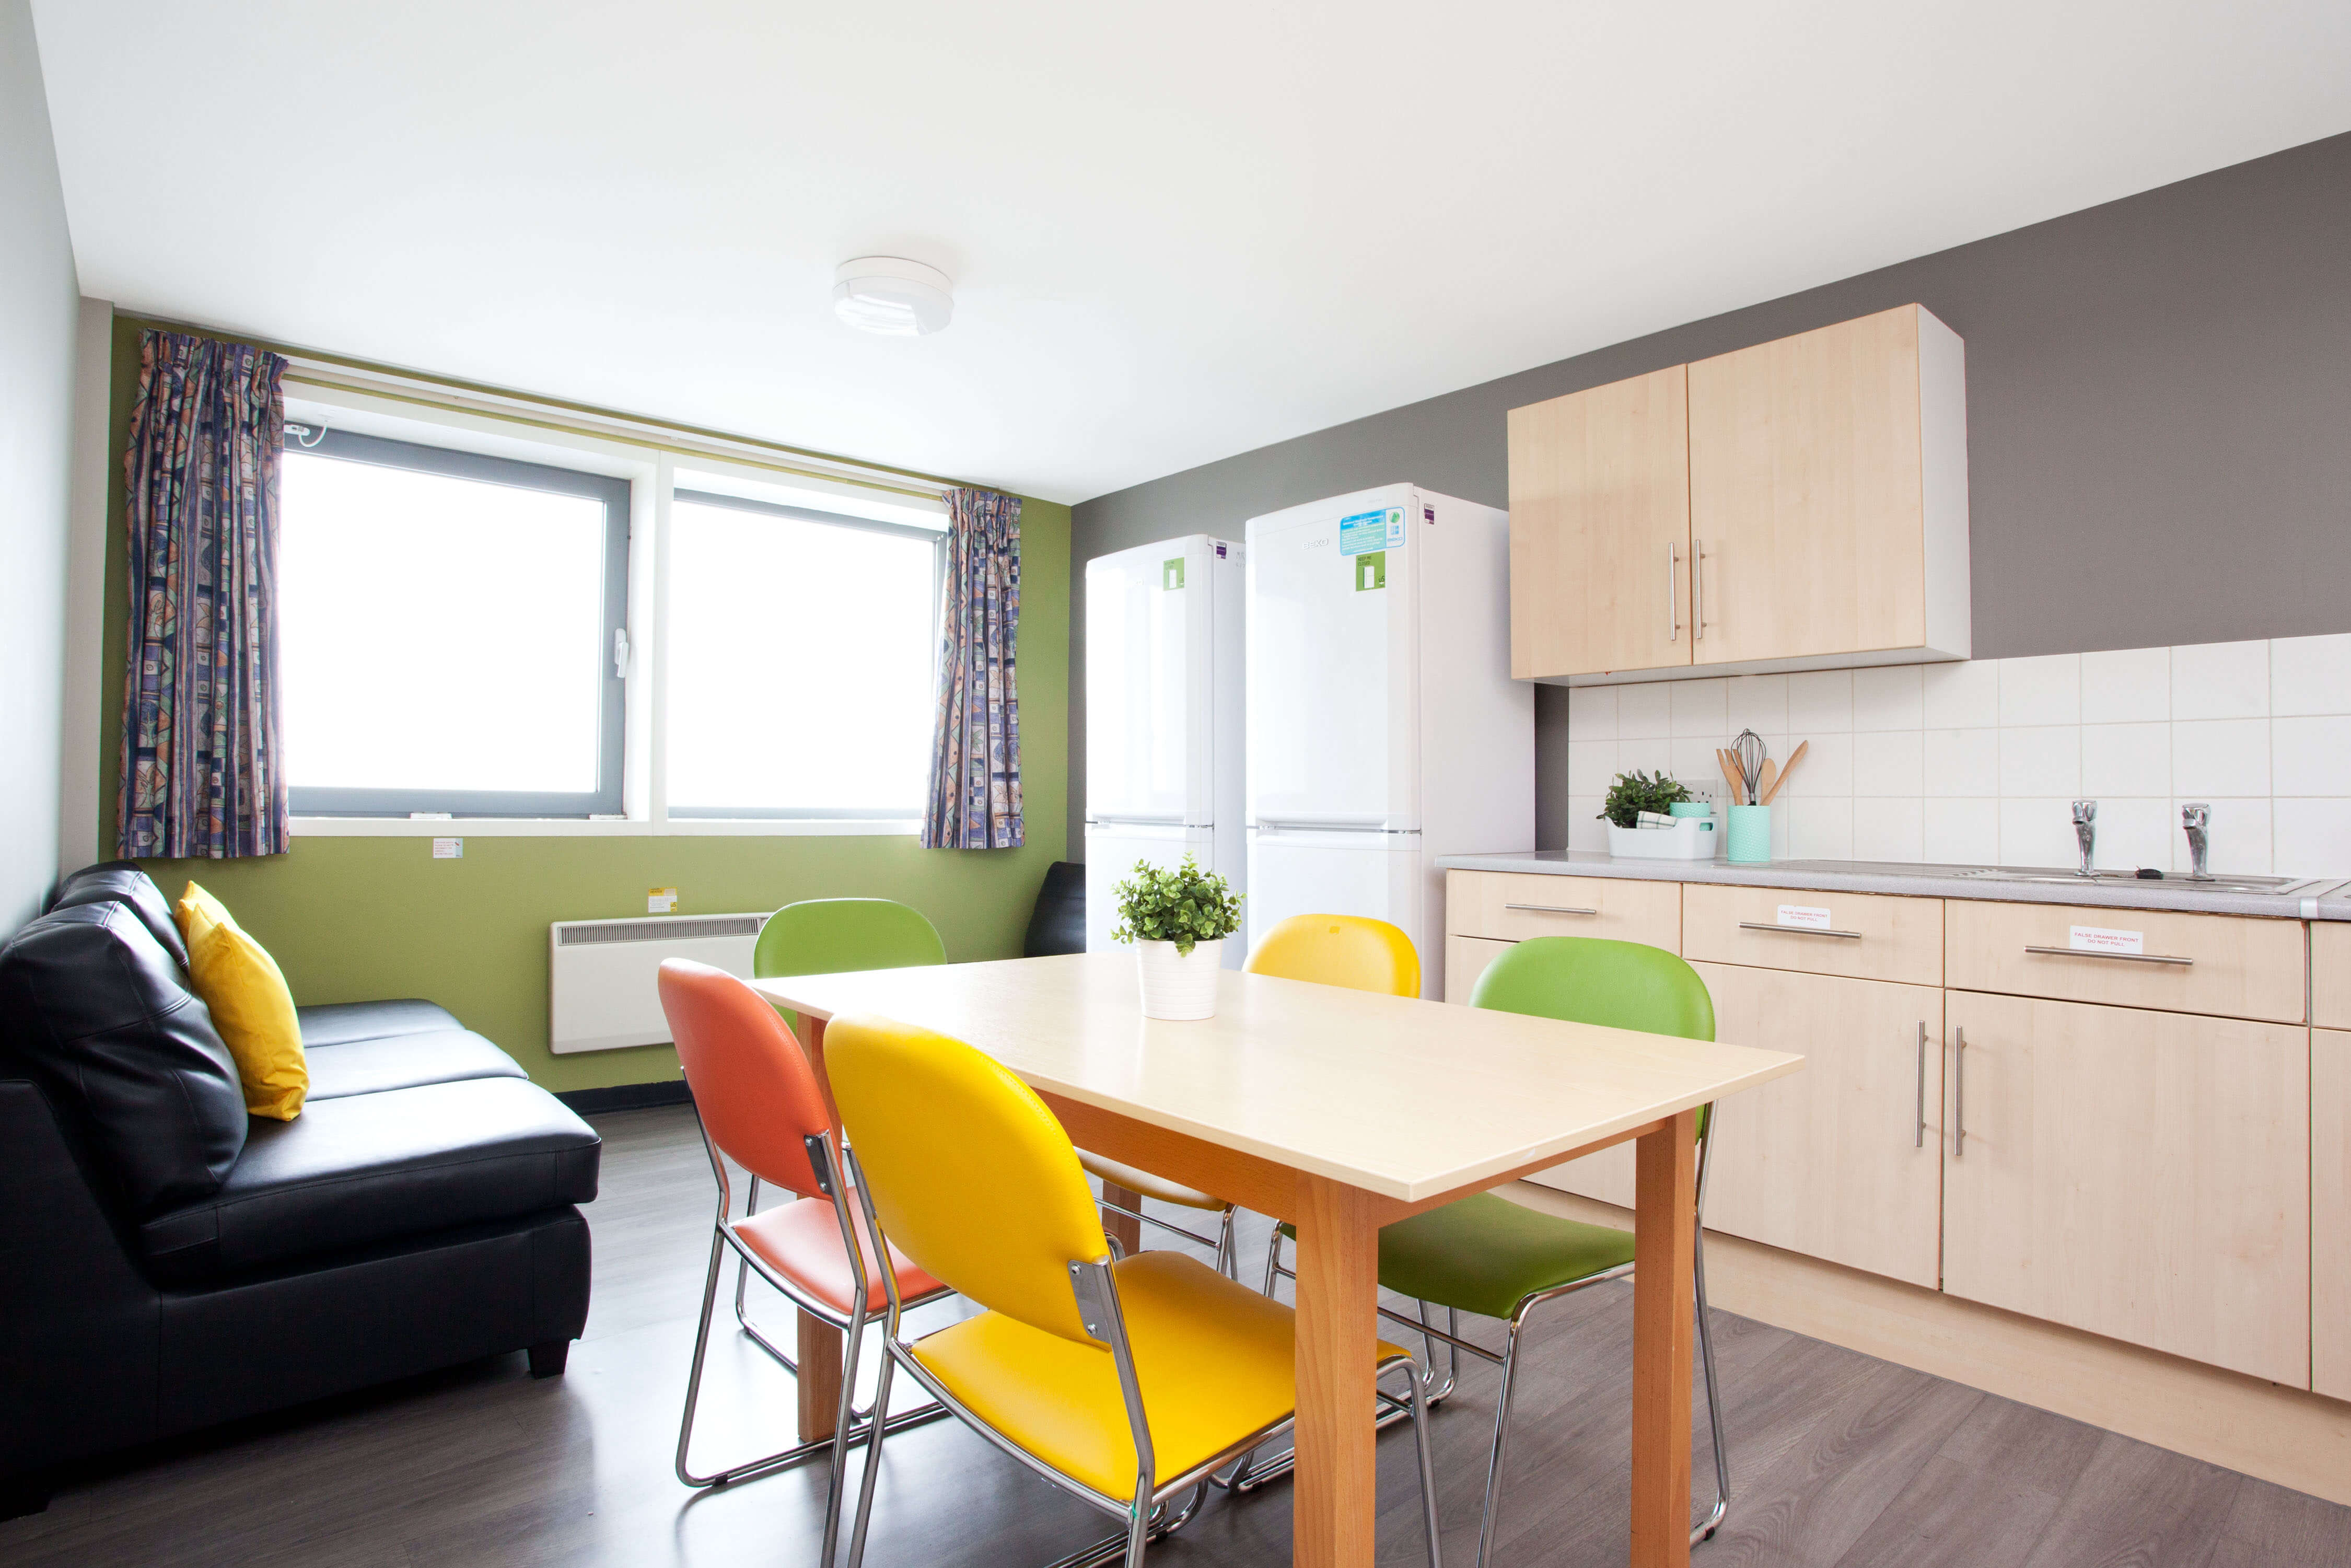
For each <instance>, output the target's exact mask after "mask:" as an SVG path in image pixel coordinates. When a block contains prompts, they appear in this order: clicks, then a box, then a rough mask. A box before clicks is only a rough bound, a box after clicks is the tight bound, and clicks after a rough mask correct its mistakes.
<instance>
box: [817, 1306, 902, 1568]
mask: <svg viewBox="0 0 2351 1568" xmlns="http://www.w3.org/2000/svg"><path fill="white" fill-rule="evenodd" d="M864 1338H865V1303H864V1302H862V1301H860V1302H858V1303H857V1308H856V1310H855V1311H854V1312H852V1313H851V1314H850V1319H849V1343H847V1344H846V1345H845V1346H843V1347H842V1350H841V1410H840V1413H839V1414H838V1415H836V1416H834V1417H833V1421H832V1478H831V1480H830V1481H829V1482H828V1483H827V1484H826V1487H825V1492H824V1555H823V1557H822V1558H820V1562H821V1563H823V1564H824V1565H825V1568H832V1559H833V1554H834V1552H836V1551H837V1550H838V1548H839V1546H840V1543H841V1497H842V1494H844V1493H845V1492H846V1491H847V1490H849V1480H848V1477H849V1427H850V1424H851V1421H852V1416H851V1412H852V1411H853V1410H854V1409H855V1408H856V1406H857V1353H858V1350H859V1348H860V1346H861V1345H862V1343H863V1341H864ZM888 1357H889V1353H888V1352H887V1351H886V1350H885V1351H884V1352H883V1359H884V1360H887V1359H888ZM889 1414H890V1413H889V1411H888V1410H886V1409H884V1408H883V1406H882V1403H881V1401H880V1400H879V1399H877V1400H875V1402H874V1405H873V1414H872V1417H871V1420H872V1438H871V1439H870V1440H871V1441H872V1445H873V1446H874V1447H875V1448H880V1447H881V1446H882V1432H883V1424H884V1423H885V1422H886V1421H887V1419H888V1417H889Z"/></svg>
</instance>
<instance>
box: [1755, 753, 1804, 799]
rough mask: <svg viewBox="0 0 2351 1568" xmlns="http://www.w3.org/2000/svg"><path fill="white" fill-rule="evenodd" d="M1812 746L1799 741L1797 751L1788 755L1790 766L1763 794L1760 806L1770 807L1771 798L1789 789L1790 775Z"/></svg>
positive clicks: (1781, 772)
mask: <svg viewBox="0 0 2351 1568" xmlns="http://www.w3.org/2000/svg"><path fill="white" fill-rule="evenodd" d="M1812 744H1813V743H1812V742H1811V741H1809V740H1803V741H1799V742H1797V743H1796V749H1795V750H1793V751H1792V752H1790V753H1788V766H1786V767H1785V768H1782V769H1780V777H1779V779H1778V781H1777V782H1775V783H1773V784H1772V786H1771V788H1770V789H1767V790H1765V791H1764V792H1763V799H1762V800H1761V801H1760V802H1758V803H1759V804H1761V805H1765V806H1768V805H1770V804H1771V797H1772V796H1774V795H1777V794H1778V793H1779V792H1780V791H1781V790H1782V789H1785V788H1786V787H1787V783H1788V775H1789V774H1791V773H1793V772H1794V771H1795V770H1796V764H1797V763H1799V762H1802V760H1803V759H1804V750H1805V748H1806V747H1809V746H1811V745H1812Z"/></svg>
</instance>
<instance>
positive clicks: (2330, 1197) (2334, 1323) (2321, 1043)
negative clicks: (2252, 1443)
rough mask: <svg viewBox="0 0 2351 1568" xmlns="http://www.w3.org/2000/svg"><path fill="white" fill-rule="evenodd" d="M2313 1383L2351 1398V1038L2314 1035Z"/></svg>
mask: <svg viewBox="0 0 2351 1568" xmlns="http://www.w3.org/2000/svg"><path fill="white" fill-rule="evenodd" d="M2310 1385H2311V1387H2313V1388H2314V1389H2316V1390H2317V1391H2318V1392H2319V1393H2321V1394H2327V1395H2332V1396H2335V1398H2337V1399H2351V1034H2346V1033H2344V1032H2343V1031H2342V1030H2332V1029H2321V1030H2312V1031H2311V1034H2310Z"/></svg>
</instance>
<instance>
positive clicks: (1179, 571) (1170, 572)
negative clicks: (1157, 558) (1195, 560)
mask: <svg viewBox="0 0 2351 1568" xmlns="http://www.w3.org/2000/svg"><path fill="white" fill-rule="evenodd" d="M1183 586H1184V558H1183V557H1182V556H1180V555H1179V556H1177V557H1176V558H1175V559H1174V560H1163V561H1161V562H1160V563H1159V587H1160V590H1161V591H1163V592H1173V591H1175V590H1176V589H1179V588H1181V587H1183Z"/></svg>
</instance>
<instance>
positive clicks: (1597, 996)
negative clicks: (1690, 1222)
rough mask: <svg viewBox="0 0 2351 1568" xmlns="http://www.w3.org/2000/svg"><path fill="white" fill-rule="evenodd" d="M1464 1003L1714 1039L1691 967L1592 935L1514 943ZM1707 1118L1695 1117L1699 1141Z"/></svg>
mask: <svg viewBox="0 0 2351 1568" xmlns="http://www.w3.org/2000/svg"><path fill="white" fill-rule="evenodd" d="M1469 1005H1470V1006H1471V1007H1473V1008H1493V1009H1497V1010H1498V1011H1501V1012H1507V1013H1531V1014H1532V1015H1534V1016H1535V1017H1537V1018H1547V1019H1565V1020H1566V1021H1568V1022H1570V1023H1593V1024H1600V1025H1603V1026H1604V1027H1606V1028H1609V1029H1636V1030H1642V1031H1643V1032H1644V1033H1647V1034H1672V1035H1679V1036H1680V1037H1681V1038H1683V1039H1684V1040H1712V1039H1713V1038H1714V997H1713V995H1712V993H1710V992H1708V990H1707V988H1706V982H1705V981H1704V980H1702V979H1700V978H1699V977H1698V971H1697V970H1696V969H1693V968H1691V967H1689V966H1688V965H1687V964H1686V963H1684V962H1683V961H1682V960H1681V958H1680V957H1679V956H1677V955H1675V954H1672V953H1668V952H1667V951H1666V950H1665V949H1664V948H1663V947H1651V946H1646V945H1644V944H1642V943H1639V942H1612V941H1609V940H1607V939H1606V938H1604V937H1599V936H1535V937H1530V938H1529V939H1528V940H1526V941H1524V942H1520V943H1518V944H1516V945H1515V946H1512V947H1511V948H1510V951H1509V952H1507V953H1504V954H1503V955H1502V956H1500V957H1499V958H1497V959H1495V960H1494V961H1493V962H1492V963H1490V964H1489V965H1487V966H1486V972H1485V973H1484V974H1482V975H1480V976H1479V977H1478V985H1477V988H1475V989H1474V990H1472V991H1471V992H1470V993H1469ZM1708 1120H1710V1118H1709V1117H1708V1116H1705V1115H1701V1116H1700V1117H1699V1119H1698V1135H1699V1136H1700V1137H1703V1136H1705V1135H1706V1129H1707V1123H1708Z"/></svg>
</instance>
